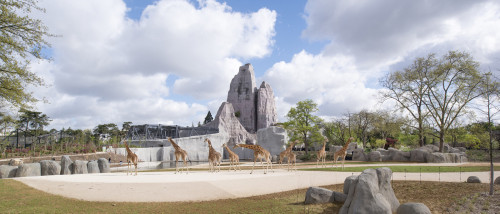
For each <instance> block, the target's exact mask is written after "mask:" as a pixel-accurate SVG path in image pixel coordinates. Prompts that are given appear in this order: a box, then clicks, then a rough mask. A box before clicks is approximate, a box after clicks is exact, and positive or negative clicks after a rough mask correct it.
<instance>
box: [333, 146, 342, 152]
mask: <svg viewBox="0 0 500 214" xmlns="http://www.w3.org/2000/svg"><path fill="white" fill-rule="evenodd" d="M341 149H342V146H331V147H330V152H331V153H335V152H337V151H340V150H341Z"/></svg>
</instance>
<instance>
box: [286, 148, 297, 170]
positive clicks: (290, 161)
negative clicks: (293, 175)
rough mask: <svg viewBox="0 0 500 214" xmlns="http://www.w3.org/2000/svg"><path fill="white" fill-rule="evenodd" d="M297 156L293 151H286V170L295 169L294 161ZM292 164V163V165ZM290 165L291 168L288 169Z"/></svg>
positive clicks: (295, 161)
mask: <svg viewBox="0 0 500 214" xmlns="http://www.w3.org/2000/svg"><path fill="white" fill-rule="evenodd" d="M296 158H297V156H296V155H295V153H293V152H292V151H290V152H289V153H288V157H287V159H288V160H287V165H288V171H291V170H297V166H296V163H297V159H296ZM292 164H293V165H292ZM290 167H291V168H292V169H290Z"/></svg>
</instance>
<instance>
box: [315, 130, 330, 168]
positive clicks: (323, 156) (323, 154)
mask: <svg viewBox="0 0 500 214" xmlns="http://www.w3.org/2000/svg"><path fill="white" fill-rule="evenodd" d="M326 142H328V138H326V137H325V140H324V141H323V147H321V149H320V150H319V151H318V154H317V155H316V167H318V164H319V161H320V160H321V166H322V167H326V165H325V159H326V152H325V146H326Z"/></svg>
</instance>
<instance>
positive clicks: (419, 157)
mask: <svg viewBox="0 0 500 214" xmlns="http://www.w3.org/2000/svg"><path fill="white" fill-rule="evenodd" d="M428 154H429V151H428V150H425V149H421V148H418V149H414V150H411V151H410V161H411V162H427V159H426V157H427V155H428Z"/></svg>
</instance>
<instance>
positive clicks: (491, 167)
mask: <svg viewBox="0 0 500 214" xmlns="http://www.w3.org/2000/svg"><path fill="white" fill-rule="evenodd" d="M489 129H490V130H489V131H490V195H493V179H494V174H495V171H494V170H493V141H492V139H491V135H492V134H493V133H492V131H491V124H489Z"/></svg>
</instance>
